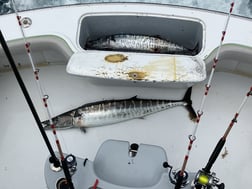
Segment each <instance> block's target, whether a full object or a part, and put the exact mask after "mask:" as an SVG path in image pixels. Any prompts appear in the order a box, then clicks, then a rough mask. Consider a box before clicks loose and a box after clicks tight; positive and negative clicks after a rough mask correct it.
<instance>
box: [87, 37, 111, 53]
mask: <svg viewBox="0 0 252 189" xmlns="http://www.w3.org/2000/svg"><path fill="white" fill-rule="evenodd" d="M86 48H87V49H98V50H99V49H103V50H106V49H110V48H111V47H110V39H109V38H106V37H101V38H98V39H96V40H90V41H87V42H86Z"/></svg>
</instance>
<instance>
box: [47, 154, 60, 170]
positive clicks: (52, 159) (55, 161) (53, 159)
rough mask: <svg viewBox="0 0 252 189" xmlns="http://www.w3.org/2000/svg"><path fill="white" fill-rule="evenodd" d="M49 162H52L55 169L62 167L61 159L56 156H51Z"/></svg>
mask: <svg viewBox="0 0 252 189" xmlns="http://www.w3.org/2000/svg"><path fill="white" fill-rule="evenodd" d="M49 162H50V163H51V164H52V166H53V167H54V168H55V169H59V168H60V161H59V159H58V158H57V157H56V156H51V157H50V158H49Z"/></svg>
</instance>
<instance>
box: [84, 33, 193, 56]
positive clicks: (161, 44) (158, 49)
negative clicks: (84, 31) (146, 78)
mask: <svg viewBox="0 0 252 189" xmlns="http://www.w3.org/2000/svg"><path fill="white" fill-rule="evenodd" d="M85 48H86V49H93V50H116V51H133V52H147V53H148V52H149V53H168V54H175V53H176V54H191V55H195V54H196V53H197V51H198V45H196V47H195V48H194V49H188V48H185V47H183V46H181V45H178V44H176V43H173V42H171V41H168V40H166V39H162V38H160V37H158V36H157V37H154V36H147V35H129V34H116V35H109V36H103V37H100V38H98V39H94V40H89V39H88V40H87V42H86V46H85Z"/></svg>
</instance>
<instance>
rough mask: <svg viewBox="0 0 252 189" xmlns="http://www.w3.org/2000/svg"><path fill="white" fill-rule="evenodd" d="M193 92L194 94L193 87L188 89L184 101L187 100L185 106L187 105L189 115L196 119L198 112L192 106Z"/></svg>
mask: <svg viewBox="0 0 252 189" xmlns="http://www.w3.org/2000/svg"><path fill="white" fill-rule="evenodd" d="M191 94H192V87H190V88H188V89H187V91H186V93H185V96H184V98H183V101H185V102H186V106H185V107H186V109H187V111H188V112H189V116H190V118H191V120H193V121H195V120H196V119H197V114H196V112H195V110H194V109H193V107H192V100H191Z"/></svg>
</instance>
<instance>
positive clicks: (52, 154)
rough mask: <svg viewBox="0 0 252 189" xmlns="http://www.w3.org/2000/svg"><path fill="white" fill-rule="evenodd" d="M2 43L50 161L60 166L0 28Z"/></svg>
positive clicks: (0, 40) (0, 41)
mask: <svg viewBox="0 0 252 189" xmlns="http://www.w3.org/2000/svg"><path fill="white" fill-rule="evenodd" d="M0 43H1V45H2V47H3V50H4V52H5V54H6V57H7V58H8V60H9V63H10V65H11V68H12V70H13V72H14V74H15V76H16V79H17V81H18V84H19V86H20V88H21V90H22V92H23V94H24V96H25V99H26V101H27V103H28V105H29V107H30V110H31V112H32V114H33V116H34V119H35V121H36V123H37V126H38V128H39V130H40V133H41V135H42V137H43V139H44V141H45V143H46V146H47V148H48V150H49V152H50V154H51V157H50V162H51V163H53V164H54V166H55V167H59V166H60V162H59V160H58V158H57V157H56V155H55V153H54V151H53V149H52V146H51V144H50V141H49V139H48V137H47V135H46V133H45V130H44V129H43V126H42V124H41V121H40V118H39V116H38V113H37V111H36V109H35V107H34V105H33V103H32V100H31V97H30V95H29V93H28V91H27V89H26V87H25V84H24V82H23V80H22V77H21V76H20V74H19V71H18V69H17V67H16V64H15V61H14V59H13V57H12V55H11V53H10V50H9V48H8V46H7V44H6V42H5V39H4V36H3V34H2V31H1V30H0Z"/></svg>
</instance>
